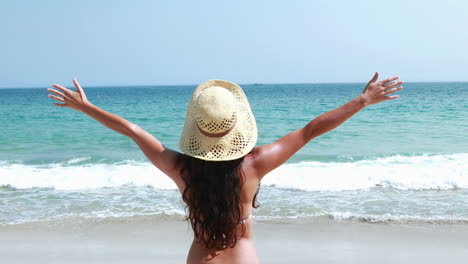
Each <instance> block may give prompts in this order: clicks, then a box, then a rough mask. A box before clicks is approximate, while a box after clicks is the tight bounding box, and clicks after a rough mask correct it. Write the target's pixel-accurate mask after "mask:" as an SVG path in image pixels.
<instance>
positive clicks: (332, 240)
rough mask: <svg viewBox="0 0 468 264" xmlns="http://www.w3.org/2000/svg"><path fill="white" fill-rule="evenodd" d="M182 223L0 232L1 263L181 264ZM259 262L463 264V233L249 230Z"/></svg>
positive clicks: (430, 229)
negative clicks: (252, 231) (251, 232)
mask: <svg viewBox="0 0 468 264" xmlns="http://www.w3.org/2000/svg"><path fill="white" fill-rule="evenodd" d="M191 241H192V231H191V229H190V226H189V225H188V223H187V222H184V221H151V220H150V219H140V220H136V221H128V222H118V221H116V222H80V223H75V224H70V223H59V224H54V225H50V223H30V224H21V225H14V226H0V255H1V256H2V260H3V261H4V262H5V263H168V264H170V263H185V261H186V256H187V253H188V249H189V247H190V245H191ZM254 242H255V245H256V247H257V253H258V255H259V258H260V263H267V264H268V263H271V264H276V263H278V264H279V263H412V264H415V263H425V264H427V263H442V262H447V263H451V264H455V263H466V259H467V258H468V247H467V246H466V245H468V226H466V225H450V224H449V225H447V224H378V223H377V224H373V223H359V222H351V221H343V222H340V221H316V222H313V223H307V224H281V223H275V224H272V223H255V225H254Z"/></svg>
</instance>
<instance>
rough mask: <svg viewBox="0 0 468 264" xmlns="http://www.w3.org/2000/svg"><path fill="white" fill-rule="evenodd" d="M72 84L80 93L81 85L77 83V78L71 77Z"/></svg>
mask: <svg viewBox="0 0 468 264" xmlns="http://www.w3.org/2000/svg"><path fill="white" fill-rule="evenodd" d="M73 84H74V85H75V87H76V90H77V91H78V92H79V93H80V94H83V93H84V92H83V88H81V85H80V84H79V83H78V80H77V79H73Z"/></svg>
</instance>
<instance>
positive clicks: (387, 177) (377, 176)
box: [0, 153, 468, 191]
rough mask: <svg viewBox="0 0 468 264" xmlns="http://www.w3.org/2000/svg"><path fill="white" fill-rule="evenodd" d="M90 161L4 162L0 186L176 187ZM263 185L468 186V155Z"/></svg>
mask: <svg viewBox="0 0 468 264" xmlns="http://www.w3.org/2000/svg"><path fill="white" fill-rule="evenodd" d="M88 159H89V158H88V157H83V158H75V159H72V160H69V161H65V162H62V163H57V164H47V165H25V164H21V163H18V162H2V164H0V186H2V185H3V186H11V187H14V188H18V189H26V188H35V187H36V188H54V189H57V190H77V189H90V188H102V187H118V186H123V185H135V186H152V187H154V188H156V189H176V188H177V187H176V185H175V184H174V183H173V182H172V180H171V179H169V178H168V177H167V176H165V175H164V174H163V173H162V172H161V171H159V170H158V169H157V168H155V167H154V166H153V165H151V164H150V163H148V162H136V161H124V162H119V163H115V164H99V163H98V164H92V163H89V164H79V163H80V162H83V161H86V160H88ZM262 184H263V185H266V186H274V187H276V188H289V189H299V190H304V191H343V190H359V189H367V188H372V187H376V186H380V187H384V188H396V189H400V190H447V189H457V188H460V189H463V188H468V153H461V154H447V155H442V154H440V155H418V156H399V155H396V156H390V157H384V158H375V159H368V160H360V161H352V162H316V161H305V162H300V163H287V164H284V165H282V166H280V167H279V168H278V169H276V170H274V171H272V172H271V173H270V174H269V175H266V176H265V177H264V179H263V181H262Z"/></svg>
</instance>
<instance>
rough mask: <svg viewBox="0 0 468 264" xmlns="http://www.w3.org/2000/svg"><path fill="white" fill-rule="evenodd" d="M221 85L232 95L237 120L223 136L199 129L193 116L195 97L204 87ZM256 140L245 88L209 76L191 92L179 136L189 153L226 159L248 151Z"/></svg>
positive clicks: (255, 125)
mask: <svg viewBox="0 0 468 264" xmlns="http://www.w3.org/2000/svg"><path fill="white" fill-rule="evenodd" d="M214 86H218V87H222V88H225V89H227V90H229V91H230V92H231V93H232V94H233V95H234V97H235V99H236V103H237V104H238V105H237V121H236V124H235V126H234V127H233V128H232V130H231V131H230V132H229V133H228V134H226V135H224V136H222V137H209V136H206V135H204V134H202V133H201V132H200V130H199V129H198V126H197V124H196V119H195V101H196V99H197V97H198V95H199V94H200V92H202V91H203V90H204V89H207V88H210V87H214ZM256 142H257V124H256V122H255V117H254V115H253V113H252V110H251V109H250V104H249V102H248V100H247V97H246V95H245V93H244V91H243V90H242V89H241V88H240V87H239V86H238V85H237V84H235V83H231V82H228V81H223V80H209V81H206V82H204V83H202V84H200V85H199V86H198V87H197V88H196V89H195V91H194V92H193V94H192V97H191V98H190V102H189V105H188V107H187V114H186V117H185V124H184V129H183V131H182V135H181V137H180V142H179V148H180V150H181V151H182V152H183V153H184V154H186V155H188V156H191V157H195V158H198V159H202V160H210V161H227V160H235V159H239V158H241V157H243V156H245V155H247V154H248V153H249V152H250V151H251V150H252V149H253V148H254V147H255V144H256Z"/></svg>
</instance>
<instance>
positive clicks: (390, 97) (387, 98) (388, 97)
mask: <svg viewBox="0 0 468 264" xmlns="http://www.w3.org/2000/svg"><path fill="white" fill-rule="evenodd" d="M398 97H400V96H398V95H392V96H385V100H392V99H397V98H398Z"/></svg>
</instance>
